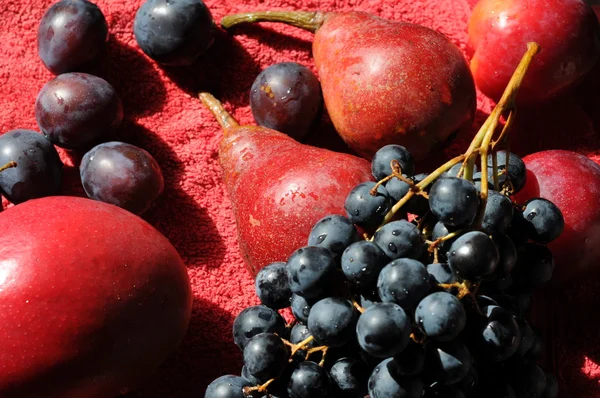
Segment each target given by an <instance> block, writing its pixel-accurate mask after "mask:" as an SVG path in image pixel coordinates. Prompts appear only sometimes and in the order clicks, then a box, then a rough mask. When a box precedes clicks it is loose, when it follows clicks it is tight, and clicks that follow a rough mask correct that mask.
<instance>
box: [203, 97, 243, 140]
mask: <svg viewBox="0 0 600 398" xmlns="http://www.w3.org/2000/svg"><path fill="white" fill-rule="evenodd" d="M198 97H199V98H200V101H202V103H203V104H204V106H206V107H207V108H208V110H209V111H211V113H212V114H213V115H214V116H215V119H217V122H218V123H219V125H220V126H221V128H222V129H223V134H224V135H225V136H227V130H229V129H230V128H232V127H238V126H239V125H240V124H239V123H238V122H237V120H235V119H234V118H233V116H231V114H230V113H229V112H227V111H226V110H225V108H223V104H221V101H219V100H218V99H216V98H215V97H214V95H212V94H210V93H205V92H203V93H200V94H198Z"/></svg>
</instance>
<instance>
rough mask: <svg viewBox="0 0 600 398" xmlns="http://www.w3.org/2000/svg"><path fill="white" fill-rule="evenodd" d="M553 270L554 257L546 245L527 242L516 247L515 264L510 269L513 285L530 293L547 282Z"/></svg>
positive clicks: (521, 290)
mask: <svg viewBox="0 0 600 398" xmlns="http://www.w3.org/2000/svg"><path fill="white" fill-rule="evenodd" d="M553 272H554V257H553V256H552V252H551V251H550V249H548V247H546V246H543V245H539V244H537V243H527V244H525V245H523V246H520V247H519V248H518V249H517V264H516V265H515V267H514V269H513V271H512V278H513V281H514V283H515V286H516V287H517V288H518V289H519V291H520V292H523V293H531V292H533V291H534V290H535V289H536V288H538V287H540V286H542V285H543V284H545V283H547V282H548V281H549V280H550V278H552V273H553Z"/></svg>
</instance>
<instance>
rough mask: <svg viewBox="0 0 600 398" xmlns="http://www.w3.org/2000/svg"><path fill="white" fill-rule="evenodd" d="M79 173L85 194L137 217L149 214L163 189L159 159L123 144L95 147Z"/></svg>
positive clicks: (107, 144) (87, 154)
mask: <svg viewBox="0 0 600 398" xmlns="http://www.w3.org/2000/svg"><path fill="white" fill-rule="evenodd" d="M79 174H80V176H81V182H82V184H83V189H84V190H85V192H86V194H87V195H88V196H89V197H90V198H91V199H95V200H99V201H102V202H106V203H110V204H113V205H115V206H119V207H122V208H124V209H126V210H129V211H130V212H132V213H135V214H142V213H144V212H145V211H147V210H148V209H149V208H150V206H151V205H152V203H153V202H154V200H156V198H158V196H160V194H161V193H162V191H163V189H164V185H165V183H164V179H163V175H162V172H161V170H160V166H159V165H158V162H157V161H156V159H154V158H153V157H152V155H150V154H149V153H148V152H147V151H146V150H144V149H142V148H139V147H137V146H135V145H131V144H127V143H124V142H117V141H111V142H106V143H103V144H100V145H96V146H95V147H93V148H92V149H90V150H89V151H88V152H87V153H86V154H85V155H84V156H83V159H82V160H81V164H80V165H79Z"/></svg>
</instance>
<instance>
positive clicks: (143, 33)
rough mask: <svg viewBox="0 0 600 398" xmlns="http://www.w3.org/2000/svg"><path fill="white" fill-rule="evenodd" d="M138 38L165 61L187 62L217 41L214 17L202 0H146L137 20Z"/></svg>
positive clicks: (147, 50) (144, 47) (157, 58)
mask: <svg viewBox="0 0 600 398" xmlns="http://www.w3.org/2000/svg"><path fill="white" fill-rule="evenodd" d="M133 33H134V34H135V39H136V41H137V43H138V45H139V46H140V48H141V49H142V51H144V53H146V55H148V56H149V57H150V58H152V59H153V60H155V61H156V62H158V63H160V64H163V65H173V66H187V65H191V64H192V63H193V62H194V61H196V59H197V58H198V57H199V56H200V55H202V54H204V53H205V52H206V51H207V50H208V49H209V48H210V46H212V44H213V41H214V21H213V18H212V14H211V12H210V10H209V9H208V8H207V7H206V5H205V4H204V2H203V1H202V0H146V2H145V3H144V4H142V6H141V7H140V8H139V9H138V11H137V13H136V14H135V19H134V21H133Z"/></svg>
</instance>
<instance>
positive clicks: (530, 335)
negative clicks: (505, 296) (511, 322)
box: [515, 318, 535, 356]
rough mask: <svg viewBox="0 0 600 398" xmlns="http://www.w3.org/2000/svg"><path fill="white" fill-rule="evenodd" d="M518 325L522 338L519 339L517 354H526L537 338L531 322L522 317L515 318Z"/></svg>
mask: <svg viewBox="0 0 600 398" xmlns="http://www.w3.org/2000/svg"><path fill="white" fill-rule="evenodd" d="M515 321H516V322H517V325H519V332H520V334H521V339H520V341H519V347H518V348H517V352H516V353H517V354H518V355H520V356H523V355H525V353H527V351H529V350H530V349H531V347H532V346H533V339H534V338H535V333H534V332H533V329H531V326H529V323H527V321H525V320H523V319H521V318H515Z"/></svg>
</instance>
